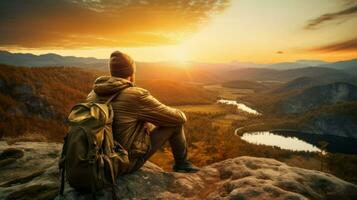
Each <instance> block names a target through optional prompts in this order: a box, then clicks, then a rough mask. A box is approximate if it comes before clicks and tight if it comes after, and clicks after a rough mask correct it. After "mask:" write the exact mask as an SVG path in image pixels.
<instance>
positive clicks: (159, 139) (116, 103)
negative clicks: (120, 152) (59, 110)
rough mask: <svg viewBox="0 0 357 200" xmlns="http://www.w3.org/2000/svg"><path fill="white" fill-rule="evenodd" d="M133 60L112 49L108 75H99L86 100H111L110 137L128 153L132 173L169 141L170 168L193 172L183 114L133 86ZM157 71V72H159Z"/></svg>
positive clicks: (127, 170)
mask: <svg viewBox="0 0 357 200" xmlns="http://www.w3.org/2000/svg"><path fill="white" fill-rule="evenodd" d="M135 68H136V67H135V63H134V61H133V59H132V58H130V57H129V56H128V55H126V54H124V53H121V52H119V51H115V52H113V53H112V54H111V56H110V73H111V76H102V77H99V78H98V79H97V80H96V81H95V83H94V86H93V90H92V91H91V92H90V93H89V95H88V97H87V100H88V101H105V100H107V99H108V98H109V97H110V96H113V95H114V94H115V93H118V92H120V93H119V95H118V96H117V97H116V98H114V99H113V101H112V102H111V104H112V107H113V110H114V119H113V137H114V140H115V141H116V142H118V143H119V144H121V145H122V146H123V147H124V148H125V149H126V150H127V151H128V152H129V159H130V166H129V168H128V169H125V172H128V173H129V172H133V171H135V170H137V169H139V168H140V167H141V166H143V165H144V163H145V162H146V161H147V160H148V159H149V158H150V157H151V156H152V155H153V154H154V153H155V152H156V151H157V150H158V149H159V148H160V147H162V146H163V145H164V144H165V142H166V141H169V143H170V146H171V150H172V153H173V156H174V159H175V164H174V166H173V170H174V171H176V172H186V173H192V172H197V171H198V170H199V169H198V168H197V167H195V166H194V165H193V164H192V163H191V162H189V161H188V159H187V143H186V138H185V133H184V129H183V124H184V123H185V122H186V116H185V114H184V113H183V112H182V111H180V110H178V109H175V108H171V107H169V106H166V105H164V104H162V103H161V102H159V101H158V100H157V99H155V98H154V97H153V96H152V95H150V93H149V92H148V91H147V90H145V89H142V88H140V87H136V86H134V81H135ZM158 73H160V72H158Z"/></svg>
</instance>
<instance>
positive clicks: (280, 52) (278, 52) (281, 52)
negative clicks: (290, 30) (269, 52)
mask: <svg viewBox="0 0 357 200" xmlns="http://www.w3.org/2000/svg"><path fill="white" fill-rule="evenodd" d="M275 53H276V54H284V51H277V52H275Z"/></svg>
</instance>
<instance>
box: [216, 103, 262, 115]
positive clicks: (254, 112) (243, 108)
mask: <svg viewBox="0 0 357 200" xmlns="http://www.w3.org/2000/svg"><path fill="white" fill-rule="evenodd" d="M217 103H221V104H227V105H236V106H237V108H238V109H239V110H242V111H244V112H247V113H250V114H253V115H261V114H260V113H259V112H258V111H256V110H254V109H252V108H250V107H248V106H247V105H245V104H243V103H237V101H234V100H226V99H220V100H218V101H217Z"/></svg>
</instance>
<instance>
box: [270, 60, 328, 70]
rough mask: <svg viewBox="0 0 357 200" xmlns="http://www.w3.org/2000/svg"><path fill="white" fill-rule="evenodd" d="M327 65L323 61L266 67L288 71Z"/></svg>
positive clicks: (277, 64)
mask: <svg viewBox="0 0 357 200" xmlns="http://www.w3.org/2000/svg"><path fill="white" fill-rule="evenodd" d="M325 64H328V62H325V61H322V60H297V61H295V62H282V63H275V64H271V65H266V66H265V67H266V68H270V69H278V70H287V69H297V68H305V67H316V66H320V65H325Z"/></svg>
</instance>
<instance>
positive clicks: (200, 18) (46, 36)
mask: <svg viewBox="0 0 357 200" xmlns="http://www.w3.org/2000/svg"><path fill="white" fill-rule="evenodd" d="M228 6H229V0H210V1H205V0H186V1H182V0H170V1H168V0H150V1H149V0H146V1H145V0H46V1H43V0H26V1H23V0H1V1H0V27H1V29H0V47H21V48H44V47H46V48H77V47H118V46H126V47H128V46H152V45H159V44H174V43H177V42H178V41H180V40H181V39H182V38H184V37H187V36H188V35H190V34H192V33H193V32H195V31H196V30H197V29H198V28H199V27H200V26H201V25H202V24H203V23H205V22H206V21H208V20H209V19H210V17H211V16H212V15H213V14H215V13H219V12H221V11H223V10H224V9H225V8H226V7H228Z"/></svg>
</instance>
